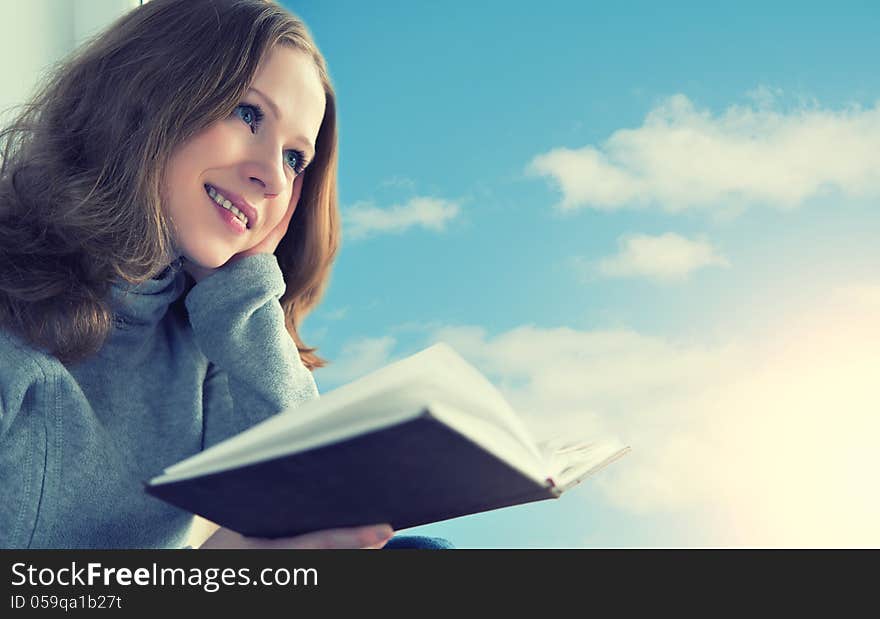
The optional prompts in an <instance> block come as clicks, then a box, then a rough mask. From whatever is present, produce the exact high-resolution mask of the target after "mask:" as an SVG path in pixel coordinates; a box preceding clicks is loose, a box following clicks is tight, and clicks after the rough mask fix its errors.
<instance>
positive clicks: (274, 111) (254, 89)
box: [249, 86, 315, 159]
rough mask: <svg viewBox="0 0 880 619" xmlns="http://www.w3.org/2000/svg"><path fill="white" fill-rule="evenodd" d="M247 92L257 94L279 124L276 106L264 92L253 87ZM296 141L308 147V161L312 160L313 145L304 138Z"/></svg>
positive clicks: (313, 154)
mask: <svg viewBox="0 0 880 619" xmlns="http://www.w3.org/2000/svg"><path fill="white" fill-rule="evenodd" d="M249 90H253V91H254V92H255V93H257V94H258V95H260V98H261V99H263V101H265V102H266V104H267V105H268V106H269V109H270V110H271V111H272V114H273V115H274V116H275V118H276V119H277V120H278V122H281V121H282V118H281V112H280V111H279V109H278V106H277V105H276V104H275V102H274V101H272V99H270V98H269V97H268V96H267V95H266V93H264V92H262V91H260V90H257V89H256V88H254V87H253V86H251V87H250V88H249ZM296 139H297V141H299V142H302V143H304V144H305V145H306V146H308V148H309V151H310V152H309V153H308V155H309V159H313V158H314V157H315V145H314V144H312V142H311V141H310V140H308V139H306V138H305V137H303V136H299V137H298V138H296Z"/></svg>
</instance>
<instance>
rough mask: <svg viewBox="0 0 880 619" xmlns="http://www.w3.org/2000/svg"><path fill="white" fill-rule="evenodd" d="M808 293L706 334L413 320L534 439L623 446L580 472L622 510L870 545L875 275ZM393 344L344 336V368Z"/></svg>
mask: <svg viewBox="0 0 880 619" xmlns="http://www.w3.org/2000/svg"><path fill="white" fill-rule="evenodd" d="M778 294H779V295H780V296H781V297H784V296H785V295H786V291H784V290H780V291H778ZM812 303H813V305H812V306H811V307H801V308H791V309H792V311H789V312H787V313H786V315H785V316H784V317H783V318H781V319H779V320H778V321H772V322H773V324H765V325H763V326H762V327H760V328H759V329H757V330H751V331H748V332H746V331H743V332H739V333H734V332H728V333H726V334H725V338H726V339H713V341H712V342H711V343H700V342H698V341H695V340H676V339H674V338H668V337H660V336H653V335H649V334H642V333H638V332H636V331H633V330H628V329H609V330H597V331H581V330H577V329H571V328H564V327H563V328H540V327H537V326H531V325H524V326H520V327H518V328H516V329H512V330H510V331H507V332H504V333H500V334H498V335H496V336H489V335H488V332H487V331H486V330H485V329H484V328H482V327H478V326H446V327H441V328H432V327H429V328H428V330H427V336H426V341H425V345H427V344H429V343H431V342H434V341H440V340H442V341H446V342H448V343H449V344H451V345H452V346H453V347H454V348H455V349H456V350H458V351H459V352H460V353H461V354H462V355H463V356H464V357H465V358H467V359H468V360H470V361H471V362H472V363H474V364H475V365H476V366H477V367H479V368H481V369H482V370H483V371H484V372H486V373H487V375H488V376H489V377H490V378H491V379H492V380H493V382H494V383H495V384H497V385H498V386H499V388H500V389H501V390H502V392H503V393H504V394H505V396H506V397H507V398H508V399H509V401H510V402H511V404H512V405H513V406H514V408H515V409H517V410H518V411H520V412H521V414H522V415H523V417H524V419H525V420H526V422H527V424H528V425H529V426H530V427H531V429H532V430H533V433H534V434H535V435H536V437H537V438H539V439H542V438H546V437H548V436H551V435H555V434H559V433H563V434H565V435H568V436H577V435H580V436H605V435H609V436H616V437H619V438H620V439H623V440H624V441H625V442H626V443H627V444H629V445H631V446H632V447H633V451H632V452H631V453H630V454H629V455H628V456H627V457H626V458H624V459H623V460H621V461H619V462H618V463H616V464H615V465H613V466H612V467H609V468H608V469H606V470H605V471H603V472H602V473H600V474H599V475H597V476H596V477H595V478H593V479H592V480H590V481H589V482H586V483H590V484H595V488H596V489H597V490H599V491H600V493H601V494H603V495H604V496H605V498H606V500H607V501H609V502H610V504H611V505H613V506H616V507H617V508H618V509H620V510H622V511H625V512H632V513H636V514H640V515H642V516H644V517H650V516H651V515H656V516H658V518H659V517H660V516H662V521H664V522H669V521H670V519H673V520H675V519H679V518H680V524H681V525H682V526H685V525H687V526H693V523H694V522H697V523H700V524H701V525H702V526H703V527H704V530H702V531H700V532H699V536H698V537H699V539H700V540H710V541H709V542H708V543H710V544H712V545H717V546H728V545H730V546H880V528H878V527H877V526H876V523H877V522H878V521H880V495H878V494H877V493H876V491H875V487H876V474H877V471H878V470H880V451H878V450H877V449H876V445H875V443H876V437H877V436H880V415H878V411H880V395H878V393H877V390H876V381H877V376H880V321H878V320H877V316H878V315H880V283H877V282H870V281H869V282H857V283H853V284H851V285H847V286H839V287H836V288H833V287H832V288H829V289H828V294H826V295H824V296H823V297H822V298H821V299H819V300H818V301H812ZM794 310H797V311H794ZM393 346H394V341H393V340H392V339H391V338H379V339H374V340H359V341H358V343H356V344H355V345H353V346H351V347H349V348H348V349H347V352H346V355H345V357H346V360H347V361H346V364H347V365H348V366H349V369H350V370H351V369H355V370H357V371H355V372H351V374H352V377H354V376H353V375H354V374H358V372H361V373H363V371H365V370H366V369H374V368H376V367H379V366H381V365H382V364H383V363H386V362H390V361H391V360H392V355H391V349H392V348H393ZM322 371H323V370H322ZM578 496H582V495H579V493H578V491H577V490H573V491H572V495H571V496H567V497H564V499H563V500H566V501H577V500H578V499H577V497H578ZM644 517H643V518H642V521H644V520H645V518H644ZM616 533H617V534H618V535H619V532H616ZM640 539H644V537H643V536H642V537H641V538H640ZM676 539H678V538H676ZM656 540H657V544H658V545H664V533H663V531H662V530H658V531H656ZM594 541H595V543H597V544H599V545H601V544H602V542H601V540H594Z"/></svg>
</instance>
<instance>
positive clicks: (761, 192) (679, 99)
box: [527, 87, 880, 213]
mask: <svg viewBox="0 0 880 619" xmlns="http://www.w3.org/2000/svg"><path fill="white" fill-rule="evenodd" d="M778 94H779V92H778V91H772V90H771V89H769V88H766V87H762V88H759V89H756V90H755V91H753V92H751V93H749V97H750V98H751V99H752V100H753V101H754V104H753V105H747V106H737V105H733V106H731V107H729V108H728V109H727V110H725V111H724V113H723V114H721V115H719V116H713V115H712V113H711V112H709V111H707V110H700V109H697V108H696V106H695V105H694V104H693V103H692V102H691V101H690V100H689V99H688V98H687V97H686V96H684V95H682V94H677V95H675V96H672V97H670V98H668V99H667V100H665V101H664V102H663V103H662V104H660V105H659V106H657V107H656V108H655V109H653V110H651V112H650V113H649V114H648V115H647V117H646V118H645V121H644V123H643V124H642V126H641V127H638V128H636V129H619V130H617V131H615V132H614V133H613V134H612V135H611V137H609V138H608V140H607V141H605V142H604V143H603V144H601V145H599V146H594V145H587V146H584V147H583V148H580V149H569V148H557V149H554V150H551V151H549V152H547V153H542V154H540V155H538V156H536V157H534V159H533V160H532V161H531V162H530V163H529V165H528V167H527V173H528V174H530V175H538V176H542V177H547V178H549V179H552V181H553V182H554V184H556V185H558V187H559V189H560V190H561V191H562V201H561V202H560V203H559V204H558V205H557V208H559V209H561V210H570V209H577V208H584V207H588V208H594V209H598V210H606V211H611V210H617V209H622V208H627V207H642V208H645V207H659V208H660V209H662V210H664V211H666V212H670V213H675V212H680V211H683V210H685V209H693V208H706V209H724V210H726V211H728V212H729V211H735V210H742V209H743V208H745V207H747V206H750V205H756V204H759V205H769V206H773V207H778V208H788V209H791V208H796V207H798V206H801V205H802V204H804V203H805V202H806V201H807V200H808V199H810V198H812V197H814V196H818V195H822V194H823V193H825V192H836V193H838V194H839V195H842V196H849V197H856V198H858V197H873V196H880V173H878V171H880V148H877V144H880V102H878V103H877V104H875V106H874V107H873V108H871V107H869V108H867V109H863V108H861V107H858V106H854V107H851V108H848V109H844V110H840V111H835V110H829V109H820V108H818V107H816V106H812V107H808V106H804V105H802V106H801V107H800V108H799V109H796V110H794V111H790V112H787V113H783V112H779V111H776V110H774V109H773V105H774V102H775V100H776V98H777V96H778Z"/></svg>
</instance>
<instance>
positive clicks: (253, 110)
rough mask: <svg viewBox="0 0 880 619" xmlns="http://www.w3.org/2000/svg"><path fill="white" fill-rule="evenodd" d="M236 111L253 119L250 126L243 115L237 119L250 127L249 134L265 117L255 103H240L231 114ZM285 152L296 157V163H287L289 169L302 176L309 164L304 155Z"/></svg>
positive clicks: (295, 152)
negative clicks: (248, 113) (242, 112)
mask: <svg viewBox="0 0 880 619" xmlns="http://www.w3.org/2000/svg"><path fill="white" fill-rule="evenodd" d="M238 110H245V114H247V112H250V116H252V117H253V120H252V121H251V122H253V124H251V123H250V122H248V121H247V120H245V114H239V117H240V118H241V119H242V120H244V122H245V123H246V124H248V125H250V127H251V133H255V132H256V130H257V129H258V128H259V126H260V122H261V121H262V120H263V118H264V117H265V114H264V113H263V109H262V108H261V107H260V106H259V105H257V104H256V103H241V104H239V105H237V106H236V107H235V111H234V112H233V113H235V112H238ZM286 152H287V153H293V154H294V155H295V157H296V162H295V163H290V162H289V161H288V165H289V166H290V167H291V168H293V170H294V171H295V172H296V173H297V174H302V172H303V170H305V168H306V166H307V165H308V163H309V162H308V161H306V155H305V153H304V152H302V151H301V150H296V149H291V150H288V151H286Z"/></svg>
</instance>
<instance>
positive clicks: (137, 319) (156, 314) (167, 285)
mask: <svg viewBox="0 0 880 619" xmlns="http://www.w3.org/2000/svg"><path fill="white" fill-rule="evenodd" d="M185 288H186V272H185V271H184V270H183V259H182V258H177V259H176V260H174V261H173V262H172V263H171V264H169V265H168V266H167V267H166V268H165V269H164V270H163V271H162V272H161V273H159V275H157V276H156V277H154V278H152V279H148V280H146V281H144V282H141V283H140V284H137V285H134V284H129V283H128V282H125V281H118V282H116V283H114V284H113V286H112V292H111V301H112V303H113V307H114V310H115V315H116V324H117V326H120V327H122V328H124V327H125V325H154V324H156V323H157V322H159V321H160V320H161V319H162V317H163V316H164V315H165V312H166V310H167V309H168V306H169V305H171V304H172V303H173V302H174V301H176V300H177V299H178V298H179V297H180V295H181V294H182V293H183V291H184V289H185Z"/></svg>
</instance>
